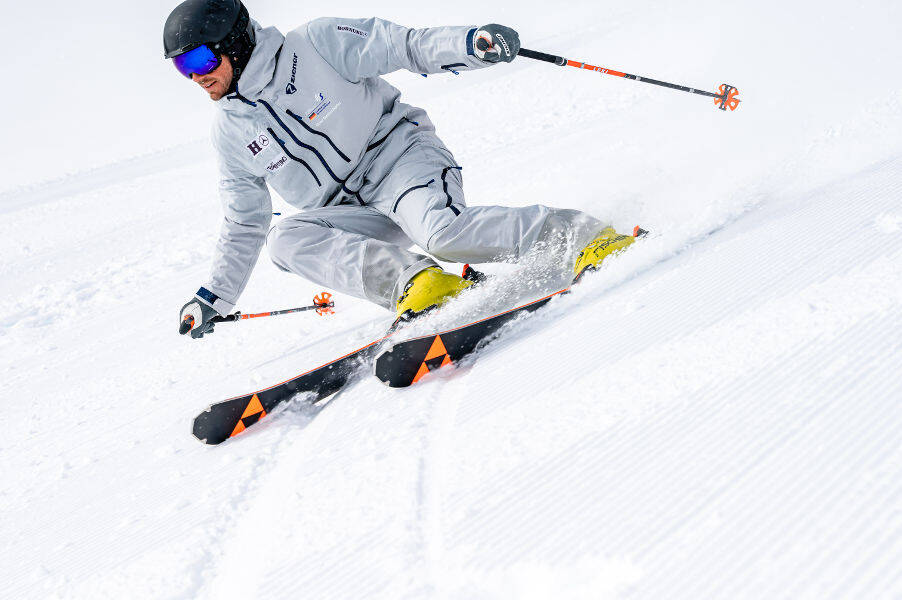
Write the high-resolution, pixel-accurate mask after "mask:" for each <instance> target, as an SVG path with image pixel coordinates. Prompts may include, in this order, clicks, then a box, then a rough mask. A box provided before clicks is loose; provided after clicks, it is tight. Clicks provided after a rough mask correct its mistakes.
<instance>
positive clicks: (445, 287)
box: [397, 267, 474, 319]
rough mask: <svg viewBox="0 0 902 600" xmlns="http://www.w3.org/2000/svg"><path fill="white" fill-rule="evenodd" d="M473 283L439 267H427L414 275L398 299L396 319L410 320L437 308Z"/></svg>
mask: <svg viewBox="0 0 902 600" xmlns="http://www.w3.org/2000/svg"><path fill="white" fill-rule="evenodd" d="M473 283H474V282H473V281H471V280H468V279H464V278H463V277H459V276H457V275H452V274H451V273H445V272H444V271H442V270H441V269H440V268H439V267H428V268H426V269H423V270H422V271H420V272H419V273H417V274H416V275H414V276H413V277H412V278H411V280H410V281H409V282H407V286H406V287H405V288H404V292H403V293H402V294H401V297H400V298H398V313H397V314H398V318H399V319H400V318H402V317H404V318H410V317H415V316H416V315H418V314H420V313H422V312H424V311H426V310H428V309H431V308H435V307H437V306H441V305H442V304H444V303H445V302H447V301H448V300H450V299H451V298H454V297H455V296H457V295H458V294H459V293H461V292H462V291H464V290H465V289H467V288H468V287H470V286H471V285H473Z"/></svg>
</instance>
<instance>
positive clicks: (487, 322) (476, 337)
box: [373, 287, 570, 388]
mask: <svg viewBox="0 0 902 600" xmlns="http://www.w3.org/2000/svg"><path fill="white" fill-rule="evenodd" d="M569 290H570V288H569V287H567V288H564V289H562V290H558V291H556V292H553V293H551V294H548V295H547V296H544V297H542V298H539V299H538V300H533V301H531V302H527V303H526V304H523V305H521V306H518V307H516V308H512V309H510V310H507V311H505V312H502V313H498V314H495V315H492V316H490V317H486V318H484V319H480V320H479V321H474V322H473V323H469V324H467V325H462V326H460V327H455V328H454V329H449V330H447V331H442V332H439V333H432V334H429V335H424V336H421V337H415V338H410V339H406V340H402V341H399V342H397V343H395V344H391V345H390V346H388V347H386V348H384V349H382V350H381V351H380V352H379V353H378V355H377V356H376V360H375V361H374V362H373V372H374V374H375V375H376V377H377V378H378V379H379V380H380V381H381V382H382V383H384V384H386V385H387V386H389V387H395V388H397V387H407V386H409V385H413V384H414V383H416V382H418V381H419V380H420V379H422V378H423V376H425V375H426V374H428V373H429V372H430V371H434V370H435V369H440V368H442V367H444V366H446V365H449V364H454V363H456V362H457V361H459V360H460V359H462V358H463V357H465V356H467V355H468V354H470V353H471V352H473V351H474V350H475V349H476V348H477V347H478V346H479V345H480V343H482V342H485V341H488V340H490V339H491V338H492V336H493V335H494V334H495V332H497V331H498V330H499V329H500V328H501V327H502V326H504V325H505V324H507V323H509V322H510V321H512V320H514V319H516V318H517V317H519V316H520V315H523V314H525V313H530V312H533V311H535V310H538V309H539V308H541V307H543V306H545V305H546V304H548V302H550V301H551V299H552V298H555V297H557V296H560V295H562V294H565V293H567V292H568V291H569Z"/></svg>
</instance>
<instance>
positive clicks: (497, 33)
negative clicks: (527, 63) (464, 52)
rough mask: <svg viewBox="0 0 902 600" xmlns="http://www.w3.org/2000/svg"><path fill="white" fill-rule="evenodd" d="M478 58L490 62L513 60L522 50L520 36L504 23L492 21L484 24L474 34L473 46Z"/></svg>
mask: <svg viewBox="0 0 902 600" xmlns="http://www.w3.org/2000/svg"><path fill="white" fill-rule="evenodd" d="M471 50H472V52H473V54H475V55H476V58H478V59H480V60H484V61H485V62H489V63H497V62H502V61H504V62H511V61H512V60H514V58H516V57H517V53H518V52H519V51H520V36H519V34H517V32H516V31H514V30H513V29H511V28H510V27H505V26H504V25H498V24H497V23H492V24H490V25H483V26H482V27H480V28H478V29H477V30H476V35H474V36H473V48H472V49H471Z"/></svg>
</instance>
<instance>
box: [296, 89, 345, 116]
mask: <svg viewBox="0 0 902 600" xmlns="http://www.w3.org/2000/svg"><path fill="white" fill-rule="evenodd" d="M314 102H315V103H314V104H313V106H312V107H311V108H308V109H307V111H306V112H305V113H304V114H305V115H306V116H307V120H308V121H313V120H314V119H316V118H317V117H319V118H320V119H319V120H320V122H322V121H325V120H326V119H327V118H328V117H329V115H331V114H332V112H333V111H335V109H336V108H338V107H339V106H341V102H333V101H332V99H331V98H329V96H328V95H327V94H326V92H319V93H318V94H314Z"/></svg>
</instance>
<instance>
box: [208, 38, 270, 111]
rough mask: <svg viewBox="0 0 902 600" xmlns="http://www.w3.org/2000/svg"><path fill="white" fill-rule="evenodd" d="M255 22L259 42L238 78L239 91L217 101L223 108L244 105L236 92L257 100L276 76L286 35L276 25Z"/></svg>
mask: <svg viewBox="0 0 902 600" xmlns="http://www.w3.org/2000/svg"><path fill="white" fill-rule="evenodd" d="M253 23H254V33H255V34H256V37H257V44H256V46H255V47H254V51H253V53H252V54H251V58H250V60H248V61H247V66H246V67H245V68H244V73H242V74H241V78H240V79H239V80H238V86H237V92H233V93H232V94H229V95H227V96H226V97H225V98H223V100H224V102H222V101H220V102H217V105H219V106H220V107H221V108H222V109H223V110H234V109H237V108H239V107H243V106H244V104H245V103H244V102H242V101H241V100H240V98H239V97H236V94H237V96H243V97H244V98H246V99H247V100H250V101H254V100H256V99H257V98H259V97H260V95H261V94H262V92H263V89H264V88H265V87H266V86H268V85H269V84H270V83H271V82H272V80H273V77H275V70H276V63H277V61H278V58H279V51H280V50H281V49H282V43H283V42H284V41H285V36H284V35H282V33H281V32H280V31H279V30H278V29H276V28H275V27H267V28H265V29H264V28H263V27H261V26H260V24H259V23H257V22H256V21H254V22H253Z"/></svg>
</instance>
